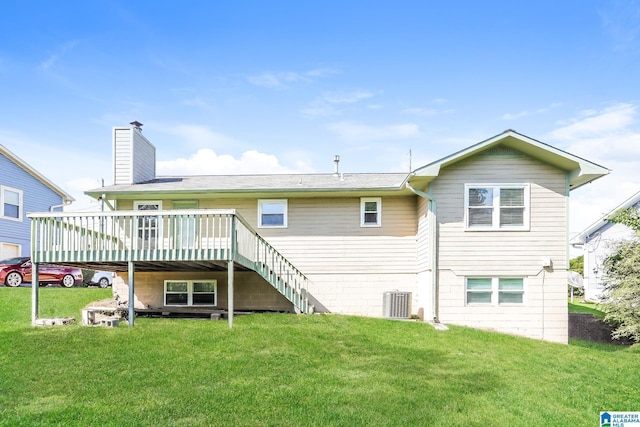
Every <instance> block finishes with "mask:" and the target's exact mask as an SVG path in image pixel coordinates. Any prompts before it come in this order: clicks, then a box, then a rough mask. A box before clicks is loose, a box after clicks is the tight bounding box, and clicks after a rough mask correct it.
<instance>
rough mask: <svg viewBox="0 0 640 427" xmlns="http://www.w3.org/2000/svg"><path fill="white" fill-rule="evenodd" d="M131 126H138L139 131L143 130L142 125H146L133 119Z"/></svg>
mask: <svg viewBox="0 0 640 427" xmlns="http://www.w3.org/2000/svg"><path fill="white" fill-rule="evenodd" d="M129 124H130V125H131V126H133V127H134V128H136V129H137V130H138V131H140V132H142V126H144V125H143V124H142V123H140V122H139V121H137V120H134V121H132V122H131V123H129Z"/></svg>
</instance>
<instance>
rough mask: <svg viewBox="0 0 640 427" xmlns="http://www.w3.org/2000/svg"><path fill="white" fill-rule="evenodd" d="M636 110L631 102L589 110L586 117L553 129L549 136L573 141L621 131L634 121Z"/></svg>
mask: <svg viewBox="0 0 640 427" xmlns="http://www.w3.org/2000/svg"><path fill="white" fill-rule="evenodd" d="M636 110H637V106H635V105H633V104H617V105H614V106H611V107H609V108H606V109H604V110H602V111H589V112H587V113H586V114H587V116H586V117H581V118H579V119H576V120H574V121H573V123H571V124H569V125H566V126H563V127H561V128H559V129H556V130H554V131H553V132H551V133H550V134H549V136H550V137H551V138H554V139H560V140H565V141H575V140H577V139H581V138H593V137H595V136H598V137H602V136H606V135H609V134H611V132H619V131H623V130H624V129H625V128H626V127H627V126H628V125H630V124H631V123H632V122H633V121H634V119H635V115H636Z"/></svg>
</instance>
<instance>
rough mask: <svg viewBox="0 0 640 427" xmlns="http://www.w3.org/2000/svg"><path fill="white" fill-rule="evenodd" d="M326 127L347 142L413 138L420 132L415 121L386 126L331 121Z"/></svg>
mask: <svg viewBox="0 0 640 427" xmlns="http://www.w3.org/2000/svg"><path fill="white" fill-rule="evenodd" d="M328 129H329V130H330V131H332V132H334V133H336V134H337V135H338V137H339V138H340V139H342V140H344V141H348V142H366V141H381V140H389V139H406V138H413V137H415V136H418V135H419V134H420V130H419V128H418V125H416V124H415V123H401V124H397V125H388V126H368V125H363V124H359V123H354V122H350V121H343V122H336V123H331V124H329V126H328Z"/></svg>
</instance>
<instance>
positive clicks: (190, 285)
mask: <svg viewBox="0 0 640 427" xmlns="http://www.w3.org/2000/svg"><path fill="white" fill-rule="evenodd" d="M171 282H187V304H186V305H185V304H167V283H171ZM194 282H211V283H213V286H214V291H213V305H210V304H196V305H193V283H194ZM162 301H163V304H164V305H165V307H217V306H218V281H217V280H216V279H195V280H179V279H172V280H165V281H164V291H163V294H162Z"/></svg>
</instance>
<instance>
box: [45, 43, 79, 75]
mask: <svg viewBox="0 0 640 427" xmlns="http://www.w3.org/2000/svg"><path fill="white" fill-rule="evenodd" d="M78 43H79V41H78V40H72V41H70V42H68V43H65V44H63V45H62V46H60V47H58V48H57V49H56V51H55V52H53V53H52V54H51V55H49V57H48V58H47V59H45V60H44V61H42V63H41V64H40V65H41V67H42V68H43V69H44V70H48V69H49V68H51V67H53V66H54V65H55V64H56V62H58V60H59V59H60V57H61V56H62V55H64V54H65V53H67V52H68V51H69V50H71V49H73V48H74V47H75V46H76V45H77V44H78Z"/></svg>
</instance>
